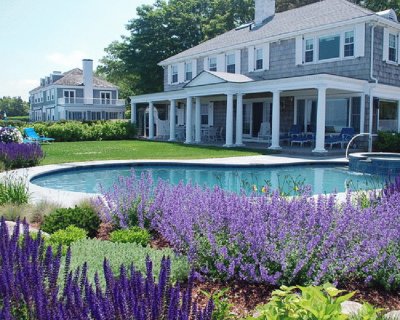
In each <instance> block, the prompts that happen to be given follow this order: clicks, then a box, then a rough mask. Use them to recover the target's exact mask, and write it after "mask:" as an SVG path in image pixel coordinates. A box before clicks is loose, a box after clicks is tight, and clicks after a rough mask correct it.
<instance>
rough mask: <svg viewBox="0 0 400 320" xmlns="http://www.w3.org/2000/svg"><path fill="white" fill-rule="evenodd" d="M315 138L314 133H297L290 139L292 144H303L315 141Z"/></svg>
mask: <svg viewBox="0 0 400 320" xmlns="http://www.w3.org/2000/svg"><path fill="white" fill-rule="evenodd" d="M314 140H315V138H314V134H313V133H308V134H306V135H297V136H295V137H293V138H292V139H291V140H290V145H291V146H293V144H299V145H300V146H303V145H304V144H305V143H311V144H312V143H313V142H314Z"/></svg>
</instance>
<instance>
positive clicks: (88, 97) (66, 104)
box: [29, 59, 125, 121]
mask: <svg viewBox="0 0 400 320" xmlns="http://www.w3.org/2000/svg"><path fill="white" fill-rule="evenodd" d="M82 63H83V70H81V69H78V68H76V69H72V70H70V71H67V72H65V73H61V72H59V71H54V72H53V73H52V74H50V75H49V76H47V77H45V78H42V79H40V86H39V87H37V88H35V89H33V90H31V91H30V92H29V94H30V98H29V102H30V112H29V113H30V120H31V121H56V120H108V119H123V118H124V112H125V100H123V99H118V87H116V86H115V85H113V84H112V83H110V82H107V81H105V80H103V79H101V78H99V77H96V76H94V75H93V61H92V60H90V59H84V60H83V62H82Z"/></svg>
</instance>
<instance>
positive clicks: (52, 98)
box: [51, 89, 54, 100]
mask: <svg viewBox="0 0 400 320" xmlns="http://www.w3.org/2000/svg"><path fill="white" fill-rule="evenodd" d="M51 100H54V89H51Z"/></svg>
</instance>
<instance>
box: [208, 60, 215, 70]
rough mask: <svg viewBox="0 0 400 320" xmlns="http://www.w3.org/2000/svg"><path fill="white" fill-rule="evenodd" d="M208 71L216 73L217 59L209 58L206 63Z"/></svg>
mask: <svg viewBox="0 0 400 320" xmlns="http://www.w3.org/2000/svg"><path fill="white" fill-rule="evenodd" d="M208 69H209V70H210V71H217V58H210V59H209V61H208Z"/></svg>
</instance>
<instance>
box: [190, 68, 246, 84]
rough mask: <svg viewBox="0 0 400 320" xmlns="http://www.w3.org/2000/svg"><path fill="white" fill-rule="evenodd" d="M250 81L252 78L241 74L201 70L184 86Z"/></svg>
mask: <svg viewBox="0 0 400 320" xmlns="http://www.w3.org/2000/svg"><path fill="white" fill-rule="evenodd" d="M250 81H254V80H253V79H251V78H249V77H247V76H245V75H243V74H237V73H228V72H216V71H208V70H203V71H202V72H200V73H199V74H198V75H197V76H196V77H194V78H193V79H192V80H191V81H190V82H189V83H187V84H186V85H185V87H194V86H199V85H205V84H213V83H222V82H232V83H244V82H250Z"/></svg>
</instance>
